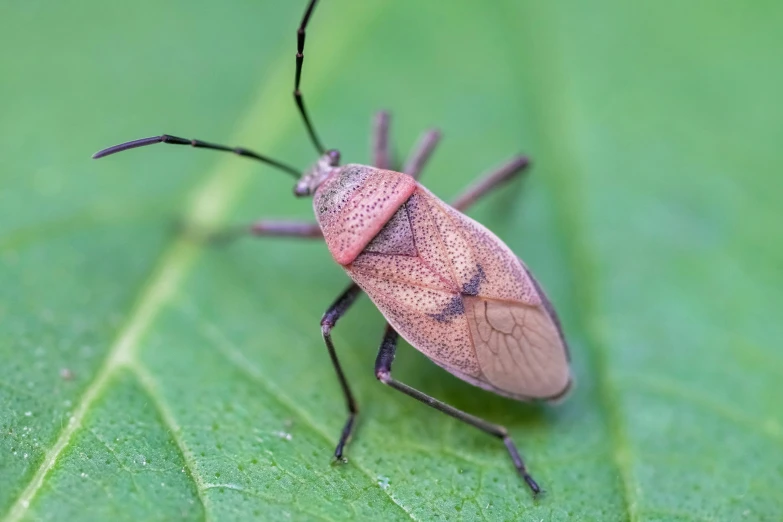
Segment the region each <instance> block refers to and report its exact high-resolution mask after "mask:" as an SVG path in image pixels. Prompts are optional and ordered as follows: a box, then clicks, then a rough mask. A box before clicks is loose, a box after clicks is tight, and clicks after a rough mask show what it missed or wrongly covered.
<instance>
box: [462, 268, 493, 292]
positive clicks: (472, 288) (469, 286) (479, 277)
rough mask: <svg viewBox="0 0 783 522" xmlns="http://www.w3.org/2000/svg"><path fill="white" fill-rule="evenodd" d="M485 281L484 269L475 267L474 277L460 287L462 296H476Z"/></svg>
mask: <svg viewBox="0 0 783 522" xmlns="http://www.w3.org/2000/svg"><path fill="white" fill-rule="evenodd" d="M486 280H487V275H486V274H485V273H484V269H483V268H481V265H476V275H474V276H473V277H471V278H470V281H468V282H467V283H465V284H464V285H462V295H478V293H479V287H480V286H481V282H482V281H486Z"/></svg>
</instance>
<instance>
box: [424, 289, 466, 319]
mask: <svg viewBox="0 0 783 522" xmlns="http://www.w3.org/2000/svg"><path fill="white" fill-rule="evenodd" d="M464 313H465V303H463V302H462V295H461V294H460V295H455V296H454V297H452V298H451V301H449V304H447V305H446V308H444V309H443V311H442V312H440V313H437V314H427V316H428V317H432V318H433V319H435V320H436V321H438V322H439V323H448V322H449V321H451V319H452V318H453V317H457V316H459V315H462V314H464Z"/></svg>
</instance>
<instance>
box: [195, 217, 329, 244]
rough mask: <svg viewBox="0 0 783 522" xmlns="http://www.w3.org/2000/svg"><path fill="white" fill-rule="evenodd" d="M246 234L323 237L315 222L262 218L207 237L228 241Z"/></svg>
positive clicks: (223, 241)
mask: <svg viewBox="0 0 783 522" xmlns="http://www.w3.org/2000/svg"><path fill="white" fill-rule="evenodd" d="M248 235H251V236H257V237H300V238H303V239H322V238H323V237H324V236H323V233H322V232H321V228H320V227H319V226H318V224H317V223H309V222H307V221H278V220H271V219H262V220H261V221H256V222H255V223H251V224H250V225H238V226H235V227H228V228H226V229H224V230H219V231H217V232H214V233H212V234H209V236H208V238H207V239H208V240H209V241H210V242H212V243H228V242H231V241H234V240H236V239H239V238H241V237H245V236H248Z"/></svg>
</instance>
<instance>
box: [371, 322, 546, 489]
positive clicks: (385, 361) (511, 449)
mask: <svg viewBox="0 0 783 522" xmlns="http://www.w3.org/2000/svg"><path fill="white" fill-rule="evenodd" d="M398 340H399V334H398V333H397V331H396V330H395V329H394V328H392V327H391V325H389V324H387V325H386V334H385V335H384V336H383V341H382V342H381V348H380V350H378V358H377V359H376V360H375V377H376V378H377V379H378V380H379V381H381V382H382V383H383V384H385V385H387V386H389V387H391V388H394V389H395V390H397V391H401V392H402V393H404V394H405V395H408V396H410V397H413V398H414V399H416V400H417V401H420V402H423V403H424V404H426V405H427V406H429V407H430V408H435V409H436V410H438V411H442V412H443V413H445V414H446V415H450V416H452V417H454V418H455V419H457V420H460V421H462V422H464V423H466V424H470V425H471V426H473V427H475V428H478V429H480V430H481V431H483V432H484V433H487V434H489V435H492V436H493V437H497V438H498V439H501V440H502V441H503V444H504V445H505V446H506V449H507V450H508V454H509V456H510V457H511V461H512V462H513V463H514V467H515V468H516V469H517V473H519V476H520V477H522V479H524V481H525V482H526V483H527V485H528V486H529V487H530V489H531V490H532V491H533V493H534V494H538V493H540V492H541V488H540V487H539V486H538V484H537V483H536V481H535V480H534V479H533V477H531V476H530V473H528V472H527V468H526V467H525V462H524V461H523V460H522V457H521V456H520V455H519V451H517V447H516V445H515V444H514V441H513V440H511V437H510V436H509V434H508V430H507V429H506V428H504V427H503V426H499V425H497V424H492V423H490V422H487V421H485V420H484V419H480V418H478V417H474V416H473V415H470V414H469V413H465V412H464V411H462V410H458V409H457V408H455V407H454V406H449V405H448V404H446V403H445V402H441V401H439V400H438V399H435V398H433V397H430V396H429V395H426V394H424V393H422V392H420V391H419V390H416V389H414V388H411V387H410V386H408V385H407V384H403V383H401V382H399V381H396V380H394V379H392V376H391V367H392V363H393V362H394V355H395V353H396V351H397V341H398Z"/></svg>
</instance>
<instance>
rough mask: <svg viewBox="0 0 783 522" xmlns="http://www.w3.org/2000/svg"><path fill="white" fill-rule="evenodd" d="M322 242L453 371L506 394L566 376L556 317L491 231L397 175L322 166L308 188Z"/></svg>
mask: <svg viewBox="0 0 783 522" xmlns="http://www.w3.org/2000/svg"><path fill="white" fill-rule="evenodd" d="M313 210H314V211H315V215H316V218H317V219H318V224H319V225H320V226H321V229H322V230H323V232H324V237H325V238H326V243H327V246H328V247H329V250H330V252H331V254H332V256H333V257H334V259H335V261H337V262H338V263H339V264H340V265H342V267H343V268H344V269H345V271H346V273H347V274H348V275H349V276H350V277H351V279H353V280H354V281H355V282H356V283H357V284H358V285H359V286H360V287H361V289H362V290H364V292H365V293H366V294H367V295H368V296H369V297H370V299H372V301H373V303H375V306H377V307H378V309H379V310H380V311H381V313H382V314H383V315H384V317H385V318H386V319H387V320H388V321H389V323H390V324H391V325H392V326H393V327H394V329H395V330H396V331H397V332H399V334H400V335H401V336H402V337H403V338H404V339H405V340H406V341H408V342H409V343H410V344H411V345H412V346H414V347H415V348H416V349H418V350H420V351H421V352H423V353H424V354H425V355H426V356H427V357H429V358H430V359H431V360H432V361H434V362H435V363H437V364H438V365H440V366H442V367H443V368H445V369H446V370H448V371H449V372H451V373H452V374H454V375H456V376H457V377H459V378H461V379H463V380H465V381H467V382H470V383H471V384H474V385H476V386H480V387H482V388H485V389H487V390H490V391H493V392H495V393H498V394H500V395H505V396H507V397H511V398H514V399H521V400H528V399H556V398H559V397H561V396H562V395H563V394H564V393H565V392H566V391H567V390H568V387H569V384H570V380H571V379H570V372H569V368H568V354H567V349H566V347H565V343H564V342H563V338H562V335H561V333H560V329H559V326H558V324H557V319H556V317H555V316H554V313H553V311H552V309H551V307H550V306H548V301H547V299H546V297H545V296H544V294H543V292H542V291H541V289H540V287H539V286H538V285H537V284H536V283H535V281H534V280H533V278H532V276H531V275H530V272H529V271H528V270H527V268H526V267H525V266H524V265H523V264H522V262H521V261H520V260H519V259H518V258H517V257H516V256H515V255H514V254H513V252H511V250H510V249H509V248H508V247H507V246H506V245H505V244H504V243H503V242H502V241H501V240H500V239H499V238H498V237H497V236H495V235H494V234H493V233H492V232H490V231H489V230H487V229H486V228H485V227H483V226H482V225H480V224H479V223H477V222H476V221H474V220H472V219H470V218H469V217H467V216H465V215H464V214H462V213H461V212H459V211H457V210H455V209H454V208H452V207H451V206H449V205H448V204H446V203H444V202H443V201H441V200H440V199H438V198H437V197H436V196H435V195H433V194H432V193H431V192H430V191H429V190H427V189H426V188H424V187H423V186H421V185H420V184H418V183H417V182H416V180H414V179H413V178H412V177H411V176H408V175H407V174H403V173H399V172H393V171H389V170H382V169H376V168H373V167H368V166H366V165H351V164H349V165H345V166H343V167H333V168H332V169H331V171H330V172H329V173H328V174H327V177H326V179H325V181H323V183H322V184H321V185H320V186H319V187H318V188H317V190H316V191H315V194H314V197H313Z"/></svg>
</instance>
